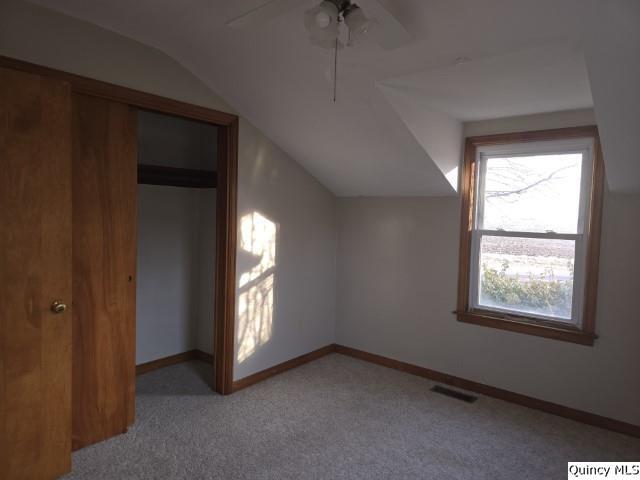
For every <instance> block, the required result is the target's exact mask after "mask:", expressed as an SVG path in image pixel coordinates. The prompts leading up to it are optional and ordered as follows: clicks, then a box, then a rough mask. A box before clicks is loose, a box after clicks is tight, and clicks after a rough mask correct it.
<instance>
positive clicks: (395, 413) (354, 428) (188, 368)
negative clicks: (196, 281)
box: [64, 354, 640, 480]
mask: <svg viewBox="0 0 640 480" xmlns="http://www.w3.org/2000/svg"><path fill="white" fill-rule="evenodd" d="M210 375H211V367H210V366H209V365H206V364H204V363H201V362H197V361H194V362H189V363H184V364H180V365H175V366H172V367H168V368H165V369H162V370H157V371H155V372H151V373H148V374H146V375H142V376H140V377H138V380H137V401H136V423H135V425H134V426H133V427H132V428H131V429H130V430H129V432H128V433H126V434H125V435H120V436H118V437H115V438H112V439H110V440H107V441H105V442H102V443H99V444H96V445H93V446H90V447H87V448H85V449H83V450H80V451H78V452H76V453H75V454H74V455H73V472H72V473H71V474H69V475H67V476H65V477H64V478H65V479H68V480H71V479H91V480H99V479H118V480H125V479H202V480H205V479H225V480H231V479H274V480H276V479H277V480H284V479H296V480H299V479H367V480H372V479H437V480H447V479H456V480H462V479H473V480H482V479H487V480H489V479H490V480H497V479H509V480H512V479H519V480H522V479H535V480H544V479H564V478H567V473H566V472H567V461H640V440H638V439H634V438H631V437H627V436H624V435H620V434H616V433H612V432H608V431H605V430H601V429H598V428H595V427H589V426H586V425H582V424H580V423H576V422H573V421H570V420H566V419H563V418H559V417H555V416H552V415H548V414H545V413H541V412H538V411H535V410H531V409H527V408H524V407H520V406H517V405H512V404H509V403H506V402H502V401H500V400H495V399H491V398H487V397H480V399H479V400H478V401H477V402H475V403H473V404H467V403H464V402H462V401H460V400H456V399H452V398H449V397H446V396H442V395H439V394H436V393H433V392H431V391H429V389H430V388H431V386H432V385H433V382H430V381H428V380H425V379H423V378H419V377H415V376H412V375H409V374H405V373H401V372H397V371H395V370H391V369H387V368H384V367H380V366H377V365H372V364H369V363H366V362H363V361H360V360H356V359H353V358H350V357H346V356H343V355H339V354H331V355H329V356H326V357H323V358H321V359H319V360H316V361H314V362H311V363H309V364H306V365H303V366H301V367H299V368H296V369H294V370H291V371H289V372H286V373H284V374H281V375H278V376H276V377H273V378H271V379H269V380H267V381H265V382H262V383H260V384H257V385H254V386H252V387H249V388H247V389H245V390H242V391H240V392H237V393H235V394H233V395H231V396H227V397H222V396H219V395H216V394H213V393H212V392H211V390H210V389H209V387H208V379H209V377H210Z"/></svg>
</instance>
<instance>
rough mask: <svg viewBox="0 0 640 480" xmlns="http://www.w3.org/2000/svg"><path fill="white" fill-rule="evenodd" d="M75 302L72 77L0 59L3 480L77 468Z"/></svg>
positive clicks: (0, 453)
mask: <svg viewBox="0 0 640 480" xmlns="http://www.w3.org/2000/svg"><path fill="white" fill-rule="evenodd" d="M55 301H59V302H60V303H61V304H66V306H67V308H66V310H65V309H64V308H63V305H58V307H57V310H59V311H58V312H57V313H55V312H54V311H53V310H55V309H56V308H53V309H52V304H53V302H55ZM71 302H72V298H71V97H70V90H69V85H68V84H66V83H64V82H62V81H58V80H53V79H50V78H44V77H40V76H37V75H31V74H26V73H22V72H17V71H13V70H8V69H4V68H0V304H1V305H2V312H1V313H0V478H2V479H6V480H14V479H29V480H32V479H36V480H37V479H51V478H55V477H57V476H59V475H62V474H63V473H65V472H67V471H69V470H70V468H71V311H70V310H71V308H70V307H71Z"/></svg>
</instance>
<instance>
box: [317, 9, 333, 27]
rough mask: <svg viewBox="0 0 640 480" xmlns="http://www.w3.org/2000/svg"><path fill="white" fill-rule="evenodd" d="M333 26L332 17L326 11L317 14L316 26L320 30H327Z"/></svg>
mask: <svg viewBox="0 0 640 480" xmlns="http://www.w3.org/2000/svg"><path fill="white" fill-rule="evenodd" d="M330 24H331V16H330V15H329V14H328V13H327V12H324V11H320V12H318V13H316V25H317V26H318V27H320V28H327V27H328V26H329V25H330Z"/></svg>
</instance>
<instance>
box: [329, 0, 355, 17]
mask: <svg viewBox="0 0 640 480" xmlns="http://www.w3.org/2000/svg"><path fill="white" fill-rule="evenodd" d="M327 1H329V2H331V3H333V4H334V5H335V6H336V8H337V9H338V12H340V14H343V13H344V12H346V11H347V10H348V9H349V7H350V6H351V1H350V0H327Z"/></svg>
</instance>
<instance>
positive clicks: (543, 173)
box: [457, 127, 603, 344]
mask: <svg viewBox="0 0 640 480" xmlns="http://www.w3.org/2000/svg"><path fill="white" fill-rule="evenodd" d="M602 185H603V169H602V159H601V155H600V147H599V140H598V134H597V129H596V128H595V127H580V128H571V129H561V130H547V131H541V132H526V133H518V134H505V135H492V136H485V137H472V138H468V139H467V142H466V151H465V160H464V166H463V176H462V189H461V192H462V196H463V202H462V203H463V214H462V235H461V249H460V252H461V258H460V285H459V291H458V295H459V299H458V310H457V314H458V319H459V320H461V321H466V322H471V323H477V324H481V325H485V326H493V327H497V328H502V329H508V330H515V331H520V332H523V333H530V334H534V335H540V336H544V337H550V338H556V339H560V340H567V341H572V342H576V343H582V344H593V340H594V339H595V338H596V335H595V318H594V316H595V300H596V299H595V296H596V286H597V268H598V250H599V236H600V216H601V213H600V212H601V199H602V188H603V187H602Z"/></svg>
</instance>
